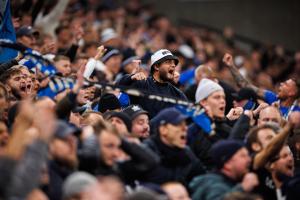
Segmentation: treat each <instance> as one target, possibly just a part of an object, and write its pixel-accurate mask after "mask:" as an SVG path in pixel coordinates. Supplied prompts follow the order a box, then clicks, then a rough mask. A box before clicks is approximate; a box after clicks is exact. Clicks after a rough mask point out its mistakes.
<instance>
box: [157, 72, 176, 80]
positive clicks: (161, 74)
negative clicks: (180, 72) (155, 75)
mask: <svg viewBox="0 0 300 200" xmlns="http://www.w3.org/2000/svg"><path fill="white" fill-rule="evenodd" d="M159 79H160V80H162V81H163V82H172V81H173V79H171V78H169V77H168V72H165V71H160V72H159Z"/></svg>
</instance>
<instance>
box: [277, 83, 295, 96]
mask: <svg viewBox="0 0 300 200" xmlns="http://www.w3.org/2000/svg"><path fill="white" fill-rule="evenodd" d="M296 94H297V86H296V82H295V81H294V80H292V79H288V80H286V81H284V82H282V83H280V86H279V89H278V98H280V99H287V98H289V97H295V96H296Z"/></svg>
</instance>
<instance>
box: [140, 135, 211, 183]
mask: <svg viewBox="0 0 300 200" xmlns="http://www.w3.org/2000/svg"><path fill="white" fill-rule="evenodd" d="M144 143H145V145H146V146H147V147H148V148H150V149H151V150H153V151H154V152H155V153H156V154H157V155H158V156H159V158H160V164H159V165H158V166H157V167H156V168H155V169H153V170H152V171H151V172H149V173H148V174H147V176H144V181H145V182H152V183H157V184H162V183H166V182H169V181H179V182H181V183H183V184H184V185H187V184H188V183H189V181H190V180H191V179H192V178H193V177H194V176H197V175H199V174H203V173H205V172H206V170H205V168H204V166H203V164H202V163H201V162H200V160H199V159H198V158H197V157H196V156H195V155H194V153H193V152H192V151H191V150H190V148H189V147H186V148H184V149H179V148H174V147H169V146H167V145H165V144H164V143H163V142H161V140H160V138H159V136H158V135H154V136H152V137H151V138H149V139H147V140H145V141H144Z"/></svg>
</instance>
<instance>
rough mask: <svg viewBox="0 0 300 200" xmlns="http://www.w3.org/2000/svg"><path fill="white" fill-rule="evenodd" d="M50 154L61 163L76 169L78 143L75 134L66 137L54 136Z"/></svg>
mask: <svg viewBox="0 0 300 200" xmlns="http://www.w3.org/2000/svg"><path fill="white" fill-rule="evenodd" d="M50 154H51V156H52V159H53V160H55V161H57V162H58V163H60V164H61V165H63V166H65V167H68V168H70V169H74V168H75V167H76V166H77V164H78V160H77V145H76V139H75V137H74V136H73V135H68V136H67V137H66V138H64V139H60V138H54V139H53V140H52V141H51V143H50Z"/></svg>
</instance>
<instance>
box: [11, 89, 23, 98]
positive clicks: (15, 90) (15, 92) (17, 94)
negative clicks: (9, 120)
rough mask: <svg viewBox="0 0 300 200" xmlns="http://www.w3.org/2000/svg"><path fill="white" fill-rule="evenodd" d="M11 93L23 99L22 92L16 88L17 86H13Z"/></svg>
mask: <svg viewBox="0 0 300 200" xmlns="http://www.w3.org/2000/svg"><path fill="white" fill-rule="evenodd" d="M11 94H12V95H13V96H14V97H15V98H16V99H17V100H21V99H22V96H21V94H20V92H19V91H18V90H17V89H15V88H11Z"/></svg>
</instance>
